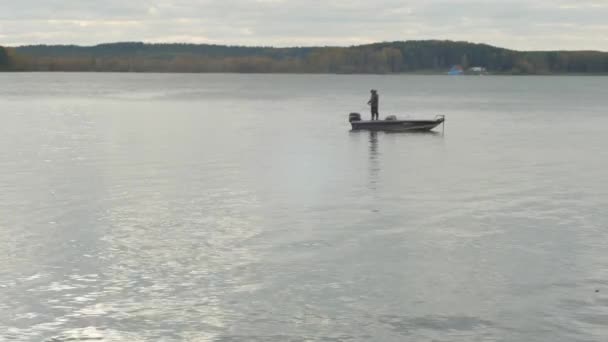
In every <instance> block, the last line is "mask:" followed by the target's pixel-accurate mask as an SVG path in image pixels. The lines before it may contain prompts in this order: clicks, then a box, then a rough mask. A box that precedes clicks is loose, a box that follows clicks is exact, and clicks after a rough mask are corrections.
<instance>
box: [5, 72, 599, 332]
mask: <svg viewBox="0 0 608 342" xmlns="http://www.w3.org/2000/svg"><path fill="white" fill-rule="evenodd" d="M370 88H375V89H378V90H379V93H380V102H381V103H380V105H381V107H380V113H381V116H382V117H384V116H386V115H389V114H396V115H398V116H401V117H404V116H408V115H410V116H411V117H421V118H432V117H434V116H435V115H436V114H445V115H446V117H447V121H446V127H445V134H443V135H442V134H441V128H439V129H438V130H437V131H438V133H437V134H383V133H377V134H371V133H368V132H350V131H349V128H350V127H349V125H348V122H347V116H348V113H349V112H353V111H358V112H361V113H363V114H364V115H365V117H368V115H369V114H368V109H367V106H366V102H367V100H368V97H369V89H370ZM0 120H1V121H0V122H1V124H0V341H13V340H15V341H78V340H99V341H277V342H279V341H445V342H448V341H450V342H451V341H462V342H465V341H467V342H468V341H527V342H530V341H551V342H555V341H558V342H559V341H564V342H573V341H606V340H608V211H607V210H606V208H607V207H608V172H607V169H608V149H607V148H606V147H607V146H608V134H607V133H608V78H602V77H463V78H458V77H456V78H450V77H447V76H446V77H443V76H334V75H171V74H168V75H162V74H147V75H139V74H62V73H38V74H34V73H32V74H17V73H15V74H8V73H4V74H0Z"/></svg>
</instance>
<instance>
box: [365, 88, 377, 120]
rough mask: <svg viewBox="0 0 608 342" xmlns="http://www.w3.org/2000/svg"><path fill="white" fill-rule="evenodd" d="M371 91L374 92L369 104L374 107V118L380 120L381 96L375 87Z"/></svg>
mask: <svg viewBox="0 0 608 342" xmlns="http://www.w3.org/2000/svg"><path fill="white" fill-rule="evenodd" d="M370 92H371V93H372V97H371V99H370V100H369V101H368V102H367V104H368V105H370V106H371V107H372V120H378V116H379V114H378V105H379V103H380V97H379V96H378V91H376V90H375V89H372V90H371V91H370Z"/></svg>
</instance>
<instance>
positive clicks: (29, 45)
mask: <svg viewBox="0 0 608 342" xmlns="http://www.w3.org/2000/svg"><path fill="white" fill-rule="evenodd" d="M407 42H450V43H465V44H471V45H486V46H490V47H493V48H497V49H503V50H509V51H515V52H600V53H608V51H604V50H599V49H597V50H595V49H579V50H568V49H550V50H544V49H543V50H520V49H512V48H507V47H502V46H498V45H493V44H490V43H479V42H473V41H467V40H453V39H408V40H390V41H388V40H385V41H377V42H371V43H362V44H353V45H299V46H272V45H247V44H230V43H223V44H220V43H215V42H209V43H193V42H151V41H135V40H134V41H114V42H101V43H93V44H77V43H74V44H60V43H53V44H48V43H26V44H15V45H2V44H0V46H3V47H10V48H22V47H33V46H72V47H81V48H91V47H97V46H102V45H114V44H144V45H194V46H196V45H200V46H204V45H207V46H225V47H239V48H253V49H255V48H264V49H315V48H317V49H318V48H343V49H345V48H356V47H364V46H370V45H377V44H393V43H407Z"/></svg>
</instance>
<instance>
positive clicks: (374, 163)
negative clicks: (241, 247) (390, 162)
mask: <svg viewBox="0 0 608 342" xmlns="http://www.w3.org/2000/svg"><path fill="white" fill-rule="evenodd" d="M379 174H380V152H379V151H378V132H373V131H370V132H369V188H370V189H372V190H376V185H377V183H378V180H379Z"/></svg>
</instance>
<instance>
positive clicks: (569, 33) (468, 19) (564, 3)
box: [0, 0, 608, 51]
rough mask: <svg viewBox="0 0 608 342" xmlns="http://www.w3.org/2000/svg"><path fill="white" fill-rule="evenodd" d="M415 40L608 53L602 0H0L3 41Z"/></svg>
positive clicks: (607, 13)
mask: <svg viewBox="0 0 608 342" xmlns="http://www.w3.org/2000/svg"><path fill="white" fill-rule="evenodd" d="M411 39H452V40H467V41H473V42H483V43H489V44H492V45H497V46H502V47H507V48H513V49H527V50H539V49H593V50H604V51H608V0H367V1H361V0H325V1H319V0H18V1H14V0H0V44H1V45H13V46H14V45H23V44H81V45H93V44H97V43H102V42H116V41H145V42H188V43H216V44H239V45H265V46H268V45H273V46H311V45H341V46H343V45H353V44H365V43H370V42H378V41H394V40H411Z"/></svg>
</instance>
